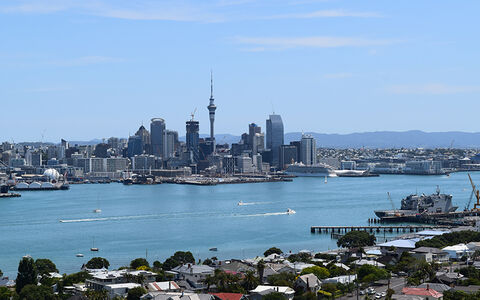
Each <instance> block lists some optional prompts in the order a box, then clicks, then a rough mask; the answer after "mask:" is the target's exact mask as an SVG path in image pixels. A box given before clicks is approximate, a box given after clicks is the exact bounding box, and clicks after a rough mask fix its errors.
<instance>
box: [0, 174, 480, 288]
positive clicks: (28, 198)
mask: <svg viewBox="0 0 480 300" xmlns="http://www.w3.org/2000/svg"><path fill="white" fill-rule="evenodd" d="M472 177H473V179H474V181H476V182H478V183H480V173H474V174H472ZM437 185H439V186H440V188H441V191H442V192H445V193H450V194H452V195H453V201H454V203H455V204H456V205H458V206H459V207H460V209H463V208H464V207H465V205H466V203H467V202H468V199H469V196H470V192H471V188H470V183H469V181H468V177H467V174H466V173H456V174H452V175H451V176H450V177H447V176H395V175H390V176H389V175H383V176H380V177H371V178H329V180H328V183H327V184H325V183H324V178H296V179H295V180H294V181H293V182H280V183H257V184H233V185H217V186H189V185H174V184H161V185H153V186H147V185H144V186H138V185H137V186H135V185H133V186H124V185H122V184H117V183H112V184H90V185H87V184H85V185H72V186H71V189H70V190H68V191H44V192H38V191H37V192H22V193H21V194H22V197H20V198H5V199H0V269H1V270H3V272H4V273H5V274H6V275H8V276H10V277H13V278H14V277H15V276H16V269H17V266H18V261H19V260H20V259H21V257H22V256H23V255H27V254H28V255H31V256H32V257H34V258H50V259H52V260H53V261H54V262H55V263H56V264H57V267H58V268H59V269H60V271H61V272H62V273H70V272H76V271H78V270H79V268H80V266H81V265H82V263H84V262H86V261H88V260H89V259H90V258H91V257H92V256H102V257H106V258H107V259H108V260H109V261H110V263H111V265H112V267H119V266H122V265H126V264H128V263H129V262H130V260H132V259H133V258H136V257H145V255H146V254H147V255H148V259H149V260H150V261H154V260H157V259H158V260H161V261H163V260H164V259H165V258H167V257H168V256H170V255H171V254H173V252H175V251H177V250H190V251H192V253H193V254H194V256H195V257H196V258H202V259H205V258H207V257H211V256H213V255H215V256H217V257H219V258H247V257H253V256H256V255H261V254H262V253H263V251H265V249H267V248H269V247H271V246H276V247H280V248H281V249H282V250H283V251H289V250H292V251H298V250H302V249H309V250H315V251H320V250H327V249H333V248H335V241H334V240H331V239H330V236H329V235H319V234H311V233H310V226H312V225H366V224H367V219H368V218H372V217H374V214H373V211H374V210H376V209H391V207H392V206H391V204H390V202H389V200H388V199H387V192H390V194H391V195H392V198H393V201H394V202H395V205H396V206H399V205H400V199H401V198H402V197H405V196H407V195H408V194H410V193H415V192H416V191H418V192H419V193H422V192H424V193H433V192H435V189H436V186H437ZM239 201H243V202H244V203H253V204H250V205H243V206H238V205H237V203H238V202H239ZM97 207H99V208H100V209H102V212H101V213H99V214H98V213H93V210H94V209H95V208H97ZM287 208H291V209H293V210H295V211H296V212H297V213H296V214H294V215H286V214H280V213H283V212H285V211H286V210H287ZM60 220H64V221H66V222H60ZM93 243H94V245H95V247H98V248H100V251H99V252H98V253H94V252H90V248H91V247H92V245H93ZM212 247H217V248H218V252H209V248H212ZM146 252H147V253H146ZM77 253H83V254H84V255H85V256H84V257H83V258H78V257H76V256H75V254H77Z"/></svg>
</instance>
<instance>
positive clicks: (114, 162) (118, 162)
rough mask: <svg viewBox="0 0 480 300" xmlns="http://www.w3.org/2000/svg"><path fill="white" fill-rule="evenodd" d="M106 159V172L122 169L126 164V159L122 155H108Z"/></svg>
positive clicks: (125, 167)
mask: <svg viewBox="0 0 480 300" xmlns="http://www.w3.org/2000/svg"><path fill="white" fill-rule="evenodd" d="M105 160H106V161H107V172H118V171H124V170H126V169H127V166H128V159H127V158H124V157H110V158H106V159H105Z"/></svg>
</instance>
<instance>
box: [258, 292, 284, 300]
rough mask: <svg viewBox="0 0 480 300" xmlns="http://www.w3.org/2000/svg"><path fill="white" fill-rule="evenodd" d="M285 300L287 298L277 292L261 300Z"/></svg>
mask: <svg viewBox="0 0 480 300" xmlns="http://www.w3.org/2000/svg"><path fill="white" fill-rule="evenodd" d="M286 299H287V297H285V295H284V294H282V293H279V292H273V293H270V294H267V295H265V296H263V297H262V300H286Z"/></svg>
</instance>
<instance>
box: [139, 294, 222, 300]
mask: <svg viewBox="0 0 480 300" xmlns="http://www.w3.org/2000/svg"><path fill="white" fill-rule="evenodd" d="M140 299H142V300H215V297H214V296H213V295H210V294H202V293H184V292H182V293H165V292H149V293H147V294H145V295H143V296H142V297H141V298H140Z"/></svg>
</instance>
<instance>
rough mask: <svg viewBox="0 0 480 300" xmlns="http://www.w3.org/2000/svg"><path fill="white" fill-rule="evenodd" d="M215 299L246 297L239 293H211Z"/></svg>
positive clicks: (240, 299)
mask: <svg viewBox="0 0 480 300" xmlns="http://www.w3.org/2000/svg"><path fill="white" fill-rule="evenodd" d="M212 295H213V296H214V297H215V300H248V297H247V296H245V295H244V294H240V293H212Z"/></svg>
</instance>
